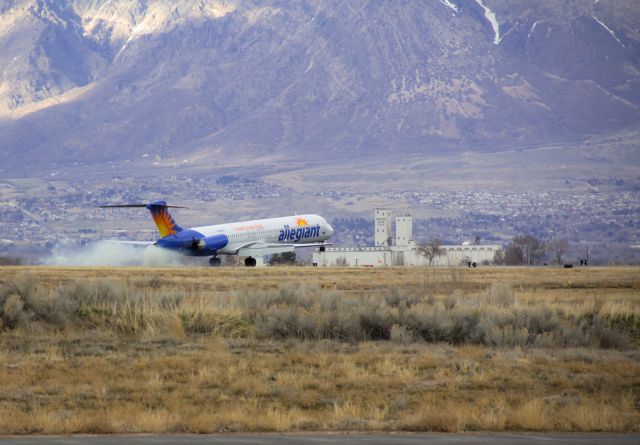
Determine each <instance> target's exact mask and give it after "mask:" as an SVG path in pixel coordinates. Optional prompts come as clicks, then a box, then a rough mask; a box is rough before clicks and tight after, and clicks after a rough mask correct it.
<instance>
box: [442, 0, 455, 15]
mask: <svg viewBox="0 0 640 445" xmlns="http://www.w3.org/2000/svg"><path fill="white" fill-rule="evenodd" d="M439 1H440V3H442V4H443V5H445V6H446V7H447V8H450V9H453V10H454V11H455V12H460V10H459V9H458V6H457V5H456V4H455V3H453V2H452V1H450V0H439Z"/></svg>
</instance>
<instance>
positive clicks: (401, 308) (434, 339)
mask: <svg viewBox="0 0 640 445" xmlns="http://www.w3.org/2000/svg"><path fill="white" fill-rule="evenodd" d="M638 272H640V270H638V269H637V268H583V269H571V270H566V269H553V268H548V269H547V268H511V269H510V268H483V269H478V270H469V269H462V268H420V269H412V268H397V269H376V270H362V269H360V270H358V269H329V270H322V269H312V268H302V267H273V268H268V269H258V270H256V269H254V270H246V269H244V268H222V269H217V270H211V269H204V268H200V269H187V268H181V269H142V268H140V269H138V268H121V269H107V268H82V269H72V268H34V267H5V268H0V277H1V278H0V382H1V385H0V434H25V433H80V432H83V433H111V432H195V433H201V432H227V431H315V430H349V431H352V430H357V431H370V430H382V431H396V430H406V431H478V430H491V431H504V430H530V431H547V430H554V431H555V430H557V431H638V430H639V429H640V427H639V426H638V425H640V350H639V348H638V346H639V345H640V274H639V273H638Z"/></svg>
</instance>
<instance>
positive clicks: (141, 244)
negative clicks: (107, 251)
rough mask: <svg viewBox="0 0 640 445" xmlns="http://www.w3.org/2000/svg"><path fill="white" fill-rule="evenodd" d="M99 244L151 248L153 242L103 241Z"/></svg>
mask: <svg viewBox="0 0 640 445" xmlns="http://www.w3.org/2000/svg"><path fill="white" fill-rule="evenodd" d="M101 242H103V243H109V244H128V245H130V246H151V245H153V244H155V243H156V242H155V241H125V240H119V239H103V240H102V241H101Z"/></svg>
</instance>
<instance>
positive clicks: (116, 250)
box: [43, 242, 185, 267]
mask: <svg viewBox="0 0 640 445" xmlns="http://www.w3.org/2000/svg"><path fill="white" fill-rule="evenodd" d="M43 263H44V264H45V265H48V266H153V267H161V266H164V267H167V266H171V267H176V266H183V265H184V264H185V257H184V256H183V255H180V254H179V253H177V252H172V251H169V250H166V249H161V248H159V247H156V246H153V245H151V246H133V245H130V244H118V243H109V242H96V243H90V244H86V245H82V246H79V245H75V244H74V245H71V244H58V245H57V246H56V247H55V248H54V249H53V252H52V253H51V255H50V256H49V257H48V258H46V259H45V260H44V261H43Z"/></svg>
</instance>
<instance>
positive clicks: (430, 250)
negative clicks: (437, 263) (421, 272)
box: [417, 238, 444, 266]
mask: <svg viewBox="0 0 640 445" xmlns="http://www.w3.org/2000/svg"><path fill="white" fill-rule="evenodd" d="M417 251H418V253H419V254H420V255H422V256H424V257H425V258H426V259H427V262H428V263H429V266H431V265H432V264H433V260H434V259H435V258H436V257H437V256H438V255H442V254H443V253H444V249H443V248H442V241H441V240H439V239H438V238H432V239H431V240H429V241H427V242H426V243H425V244H424V245H422V246H419V247H418V249H417Z"/></svg>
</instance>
